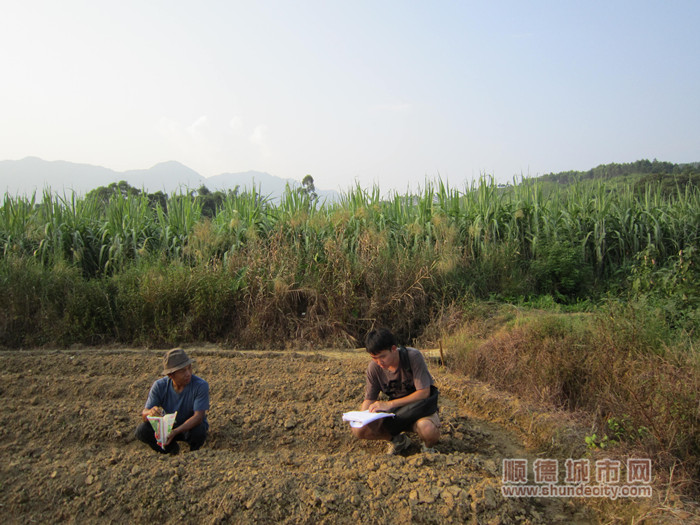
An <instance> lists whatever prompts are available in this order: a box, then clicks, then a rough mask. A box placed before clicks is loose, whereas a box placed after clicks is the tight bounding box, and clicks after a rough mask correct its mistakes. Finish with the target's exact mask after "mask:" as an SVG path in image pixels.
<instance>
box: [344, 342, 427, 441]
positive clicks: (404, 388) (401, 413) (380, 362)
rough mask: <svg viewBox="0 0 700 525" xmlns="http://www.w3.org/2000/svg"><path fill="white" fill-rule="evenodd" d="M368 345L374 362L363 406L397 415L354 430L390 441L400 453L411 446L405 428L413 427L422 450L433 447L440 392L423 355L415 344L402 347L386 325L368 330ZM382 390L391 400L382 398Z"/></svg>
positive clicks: (410, 428)
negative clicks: (419, 439) (380, 397)
mask: <svg viewBox="0 0 700 525" xmlns="http://www.w3.org/2000/svg"><path fill="white" fill-rule="evenodd" d="M365 348H366V350H367V352H368V353H369V355H370V357H371V358H372V362H370V363H369V365H368V367H367V372H366V382H365V399H364V401H363V402H362V408H361V409H360V410H369V411H370V412H393V413H394V414H395V416H394V417H387V418H383V419H378V420H376V421H373V422H371V423H369V424H367V425H365V426H363V427H359V428H354V427H351V430H352V433H353V434H354V435H355V437H358V438H360V439H383V440H386V441H389V446H388V450H387V452H388V453H389V454H398V453H400V452H402V451H404V450H406V449H407V448H408V447H410V446H411V440H410V438H409V437H408V436H407V435H406V434H404V432H406V431H409V430H413V431H414V432H415V433H416V434H418V436H419V437H420V438H421V440H422V441H423V446H422V450H423V451H424V452H425V451H432V449H431V447H433V446H434V445H435V444H436V443H437V442H438V440H439V439H440V430H439V428H440V418H439V417H438V407H437V398H438V394H439V392H438V389H437V387H435V385H434V384H433V378H432V376H431V375H430V372H429V371H428V367H427V365H426V363H425V359H423V355H422V354H421V352H420V351H419V350H417V349H415V348H410V347H409V348H405V347H400V348H399V346H398V345H397V343H396V338H395V337H394V335H393V334H392V333H391V332H390V331H389V330H387V329H385V328H380V329H378V330H373V331H371V332H370V333H369V334H367V337H366V339H365ZM380 392H383V393H384V394H386V396H387V397H388V398H389V400H388V401H379V400H378V397H379V393H380Z"/></svg>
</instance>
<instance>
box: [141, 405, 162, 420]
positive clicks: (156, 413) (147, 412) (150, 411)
mask: <svg viewBox="0 0 700 525" xmlns="http://www.w3.org/2000/svg"><path fill="white" fill-rule="evenodd" d="M163 415H165V411H164V410H163V409H162V408H161V407H151V408H146V409H144V410H143V411H142V412H141V417H142V418H143V420H144V421H148V419H146V418H147V417H148V416H151V417H160V416H163Z"/></svg>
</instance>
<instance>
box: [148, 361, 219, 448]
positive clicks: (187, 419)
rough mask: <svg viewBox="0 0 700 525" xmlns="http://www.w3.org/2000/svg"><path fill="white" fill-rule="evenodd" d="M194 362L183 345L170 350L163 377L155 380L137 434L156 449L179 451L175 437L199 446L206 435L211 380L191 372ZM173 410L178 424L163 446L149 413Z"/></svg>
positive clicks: (193, 446) (159, 414)
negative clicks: (160, 443) (157, 439)
mask: <svg viewBox="0 0 700 525" xmlns="http://www.w3.org/2000/svg"><path fill="white" fill-rule="evenodd" d="M192 362H193V361H192V359H190V358H189V357H188V356H187V354H186V353H185V351H184V350H183V349H182V348H173V349H172V350H168V351H167V352H166V353H165V355H164V356H163V376H164V377H162V378H160V379H158V380H157V381H155V382H154V383H153V385H152V386H151V390H150V392H149V393H148V399H147V400H146V406H145V408H144V409H143V411H142V412H141V418H142V419H143V422H142V423H141V424H140V425H139V426H138V428H137V429H136V437H137V438H138V439H140V440H141V441H143V442H144V443H146V444H147V445H149V446H150V447H151V448H152V449H153V450H155V451H156V452H161V453H172V454H177V452H178V451H179V448H180V447H179V446H178V444H177V442H176V441H186V442H187V443H188V444H189V445H190V450H197V449H198V448H200V447H201V446H202V445H203V444H204V441H205V440H206V439H207V430H209V423H208V422H207V416H206V411H207V410H209V384H208V383H207V382H206V381H205V380H204V379H202V378H201V377H197V376H196V375H193V374H192ZM161 408H162V412H161V410H160V409H161ZM174 412H177V417H176V418H175V424H174V425H173V430H172V432H171V433H170V436H169V437H168V440H167V442H166V443H165V450H163V449H162V448H161V447H160V445H158V443H157V441H156V437H155V432H154V431H153V427H152V426H151V423H150V422H149V421H148V419H147V417H148V416H162V415H164V414H172V413H174Z"/></svg>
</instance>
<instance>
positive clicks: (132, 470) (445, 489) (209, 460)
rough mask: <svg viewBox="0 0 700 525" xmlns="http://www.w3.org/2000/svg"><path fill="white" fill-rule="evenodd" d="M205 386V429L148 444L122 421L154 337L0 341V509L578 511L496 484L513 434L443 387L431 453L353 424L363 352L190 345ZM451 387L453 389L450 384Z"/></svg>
mask: <svg viewBox="0 0 700 525" xmlns="http://www.w3.org/2000/svg"><path fill="white" fill-rule="evenodd" d="M188 351H189V352H190V353H191V355H192V356H193V357H194V358H195V361H196V363H195V365H194V372H195V374H197V375H199V376H201V377H203V378H204V379H206V380H207V381H208V382H209V384H210V387H211V405H212V406H211V410H210V413H209V423H210V427H211V430H210V435H209V438H208V440H207V443H206V444H205V446H204V447H203V448H202V449H201V450H199V451H195V452H191V451H189V449H188V447H187V445H186V444H184V443H183V444H181V452H180V453H179V454H178V455H175V456H165V455H159V454H156V453H154V452H152V451H151V450H150V449H149V448H148V447H146V446H145V445H143V444H142V443H140V442H138V441H136V440H135V438H134V437H133V431H134V429H135V428H136V426H137V424H138V423H139V414H140V411H141V408H142V406H143V403H144V402H145V400H146V396H147V393H148V389H149V387H150V386H151V383H152V382H153V380H155V379H156V378H157V377H158V375H159V369H160V367H159V365H160V355H161V352H153V351H128V350H119V351H109V350H76V351H60V352H59V351H54V352H47V351H42V352H38V351H37V352H11V353H10V352H5V353H2V354H0V358H1V359H2V365H3V366H2V371H1V373H2V381H0V402H1V403H2V410H1V411H0V455H1V456H2V458H3V460H2V462H0V513H1V514H2V515H3V517H4V521H6V522H10V523H30V522H37V523H55V522H59V521H66V522H69V523H81V524H82V523H128V522H131V523H147V522H151V521H154V520H165V521H166V522H175V521H178V522H184V523H227V522H230V523H329V524H331V523H333V524H336V523H410V522H415V523H490V524H498V523H503V524H507V523H591V522H596V521H598V519H597V518H596V516H595V515H594V513H593V511H592V510H591V508H590V507H587V506H586V505H585V502H582V501H577V500H572V499H563V498H561V499H553V498H551V499H546V498H542V499H534V498H521V499H516V498H504V497H503V496H502V495H501V490H500V489H501V485H502V474H501V464H502V461H503V459H504V458H512V457H533V452H532V451H531V450H530V449H528V448H527V446H526V445H525V441H526V440H524V439H523V437H522V436H519V437H516V436H517V434H513V433H511V432H510V431H509V430H507V429H506V428H505V426H503V425H499V424H496V423H491V422H489V421H486V420H481V419H478V418H477V417H474V415H473V414H474V413H473V412H470V406H469V405H468V402H469V401H470V399H471V398H470V397H469V395H468V393H467V392H465V390H464V389H465V388H467V386H465V384H464V382H461V380H460V378H457V377H454V376H452V375H451V374H449V373H448V372H446V371H445V370H444V369H441V368H440V367H438V366H437V365H434V366H431V370H432V372H433V375H434V376H435V379H436V382H437V383H438V385H439V386H440V385H444V386H443V395H442V396H441V409H440V417H441V419H442V422H443V427H442V439H441V441H440V443H439V444H438V446H437V447H436V448H437V451H438V452H437V453H435V454H431V453H421V452H420V447H419V445H418V443H417V440H416V439H415V436H413V438H414V445H413V446H412V447H411V448H410V449H409V450H408V451H407V453H406V454H405V455H402V456H387V455H385V454H384V450H385V443H383V442H382V443H379V442H360V441H357V440H355V439H354V438H352V436H351V434H350V432H349V428H348V425H347V423H345V422H343V421H342V420H341V416H342V413H343V412H347V411H349V410H355V409H357V408H358V407H359V405H360V403H361V401H362V396H363V385H364V369H365V367H366V364H367V359H366V355H363V354H359V353H357V352H337V351H336V352H319V353H317V354H303V355H302V354H298V353H260V352H256V353H253V352H245V353H242V352H233V351H224V350H203V349H199V350H198V349H189V350H188ZM460 389H461V390H460Z"/></svg>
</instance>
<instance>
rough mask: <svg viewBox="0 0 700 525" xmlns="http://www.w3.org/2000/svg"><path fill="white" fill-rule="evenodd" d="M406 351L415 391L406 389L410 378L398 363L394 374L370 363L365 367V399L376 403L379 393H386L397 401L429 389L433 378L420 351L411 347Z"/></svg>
mask: <svg viewBox="0 0 700 525" xmlns="http://www.w3.org/2000/svg"><path fill="white" fill-rule="evenodd" d="M406 351H407V352H408V362H409V363H410V364H411V371H412V372H413V381H412V382H413V387H415V389H414V390H409V389H408V388H406V386H405V385H406V383H407V382H408V383H409V384H410V382H411V381H410V379H411V378H410V377H409V376H407V375H406V371H405V370H404V369H403V367H402V366H401V362H400V361H399V365H398V368H397V369H396V371H394V372H391V371H390V370H385V369H383V368H382V367H381V366H379V365H378V364H377V363H375V362H374V361H372V362H371V363H370V364H369V366H368V367H367V374H366V376H367V377H366V382H365V399H369V400H370V401H376V400H377V398H378V397H379V392H384V393H388V391H391V392H392V394H391V395H390V398H391V399H397V398H400V397H405V396H407V395H409V394H412V393H413V392H415V391H416V390H422V389H424V388H430V385H432V384H433V377H432V376H431V375H430V372H428V366H427V365H426V364H425V359H423V354H421V352H420V350H417V349H415V348H411V347H406ZM390 383H391V385H390ZM390 386H391V388H390Z"/></svg>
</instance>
